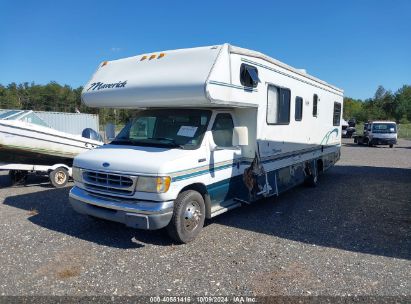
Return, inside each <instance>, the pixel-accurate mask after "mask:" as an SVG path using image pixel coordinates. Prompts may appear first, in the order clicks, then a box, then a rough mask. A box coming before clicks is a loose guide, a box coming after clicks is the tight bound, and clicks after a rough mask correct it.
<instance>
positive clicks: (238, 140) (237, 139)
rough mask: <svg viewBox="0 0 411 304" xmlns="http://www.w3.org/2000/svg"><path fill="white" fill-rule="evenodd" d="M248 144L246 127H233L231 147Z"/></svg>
mask: <svg viewBox="0 0 411 304" xmlns="http://www.w3.org/2000/svg"><path fill="white" fill-rule="evenodd" d="M247 145H248V128H247V127H234V130H233V147H238V146H247Z"/></svg>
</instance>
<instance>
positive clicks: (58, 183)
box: [49, 167, 69, 188]
mask: <svg viewBox="0 0 411 304" xmlns="http://www.w3.org/2000/svg"><path fill="white" fill-rule="evenodd" d="M49 179H50V182H51V184H52V185H53V186H54V187H56V188H62V187H64V186H65V185H67V182H68V179H69V173H68V170H67V169H66V168H63V167H59V168H57V169H54V170H53V171H51V172H50V174H49Z"/></svg>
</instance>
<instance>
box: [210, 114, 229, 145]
mask: <svg viewBox="0 0 411 304" xmlns="http://www.w3.org/2000/svg"><path fill="white" fill-rule="evenodd" d="M233 130H234V123H233V119H232V117H231V114H229V113H220V114H217V116H216V117H215V120H214V124H213V128H212V129H211V133H212V134H213V140H214V143H215V144H216V145H217V146H219V147H231V146H232V145H233Z"/></svg>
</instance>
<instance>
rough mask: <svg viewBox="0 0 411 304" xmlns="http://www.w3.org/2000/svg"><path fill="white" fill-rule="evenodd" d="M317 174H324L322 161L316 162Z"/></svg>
mask: <svg viewBox="0 0 411 304" xmlns="http://www.w3.org/2000/svg"><path fill="white" fill-rule="evenodd" d="M317 172H318V173H322V172H324V163H323V160H322V159H318V160H317Z"/></svg>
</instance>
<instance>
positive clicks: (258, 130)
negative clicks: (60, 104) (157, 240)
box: [70, 44, 343, 243]
mask: <svg viewBox="0 0 411 304" xmlns="http://www.w3.org/2000/svg"><path fill="white" fill-rule="evenodd" d="M82 100H83V102H84V103H85V104H86V105H88V106H91V107H113V108H133V109H141V111H140V112H138V114H137V115H136V117H134V118H132V119H131V120H130V122H129V123H128V124H127V125H126V126H125V127H124V129H123V130H122V131H121V132H120V133H119V134H118V135H117V137H116V138H115V139H114V140H113V141H112V142H111V143H110V144H107V145H104V146H102V147H100V148H97V149H95V150H93V151H90V152H86V153H83V154H81V155H79V156H78V157H76V158H75V160H74V168H73V178H74V180H75V186H74V187H73V189H72V190H71V191H70V202H71V204H72V206H73V207H74V209H75V210H77V211H78V212H80V213H83V214H88V215H91V216H94V217H99V218H104V219H107V220H112V221H116V222H120V223H124V224H126V225H127V226H131V227H135V228H139V229H160V228H163V227H167V231H168V232H169V234H170V236H171V237H172V238H174V239H175V240H177V241H179V242H183V243H186V242H189V241H191V240H193V239H194V238H195V237H196V236H197V235H198V233H199V232H200V230H201V228H202V227H203V224H204V220H205V219H206V218H212V217H214V216H216V215H218V214H221V213H223V212H225V211H228V210H230V209H232V208H235V207H239V206H241V205H242V204H250V203H254V202H257V201H258V199H259V198H263V197H269V196H277V195H279V194H280V193H281V192H283V191H285V190H287V189H290V188H291V187H293V186H295V185H297V184H300V183H303V182H304V181H305V182H307V183H309V184H311V185H316V184H317V182H318V179H317V177H318V174H319V173H321V172H323V171H325V170H326V169H328V168H329V167H331V166H332V165H334V164H335V162H336V161H337V160H338V159H339V157H340V146H341V126H340V122H341V110H342V103H343V91H342V90H340V89H338V88H336V87H334V86H332V85H330V84H328V83H326V82H324V81H321V80H319V79H317V78H314V77H313V76H310V75H308V74H307V73H306V72H305V71H304V70H298V69H294V68H292V67H290V66H288V65H286V64H284V63H281V62H279V61H277V60H274V59H272V58H270V57H268V56H265V55H263V54H261V53H258V52H255V51H251V50H246V49H243V48H239V47H234V46H231V45H229V44H224V45H219V46H210V47H200V48H192V49H181V50H173V51H164V52H154V53H149V54H142V55H138V56H134V57H130V58H125V59H120V60H114V61H105V62H103V63H102V64H101V65H100V66H99V67H98V69H97V71H96V72H95V74H94V75H93V77H92V79H91V80H90V81H89V82H88V83H87V84H86V85H85V87H84V90H83V93H82Z"/></svg>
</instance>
